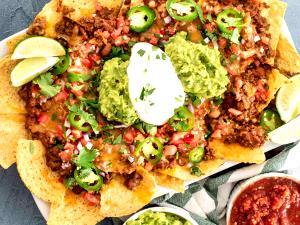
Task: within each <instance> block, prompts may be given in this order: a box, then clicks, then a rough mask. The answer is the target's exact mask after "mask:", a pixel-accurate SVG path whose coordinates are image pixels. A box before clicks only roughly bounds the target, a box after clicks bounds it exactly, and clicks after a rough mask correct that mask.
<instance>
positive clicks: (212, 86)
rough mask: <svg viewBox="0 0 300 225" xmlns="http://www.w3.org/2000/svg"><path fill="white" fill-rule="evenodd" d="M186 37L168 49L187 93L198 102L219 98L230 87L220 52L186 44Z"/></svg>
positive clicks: (179, 37) (181, 35) (175, 39)
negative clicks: (198, 99)
mask: <svg viewBox="0 0 300 225" xmlns="http://www.w3.org/2000/svg"><path fill="white" fill-rule="evenodd" d="M186 37H187V33H186V32H180V33H178V34H176V35H175V36H174V37H173V38H172V39H171V40H170V42H169V43H168V44H166V46H165V52H166V53H167V54H168V56H169V57H170V58H171V61H172V63H173V66H174V67H175V69H176V72H177V75H178V77H179V79H180V80H181V82H182V84H183V86H184V90H185V92H187V93H188V94H189V95H194V96H197V97H198V98H210V97H214V96H219V95H221V94H223V93H224V92H225V91H226V86H227V84H228V83H229V79H228V77H227V71H226V70H225V68H224V67H223V66H222V65H221V62H220V59H221V55H220V52H219V51H218V50H215V49H212V48H209V47H208V46H205V45H202V44H196V43H193V42H190V41H187V40H186Z"/></svg>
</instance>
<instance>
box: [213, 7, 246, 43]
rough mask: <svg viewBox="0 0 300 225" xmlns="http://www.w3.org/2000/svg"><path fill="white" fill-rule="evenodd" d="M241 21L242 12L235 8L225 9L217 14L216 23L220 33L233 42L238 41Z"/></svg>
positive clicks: (242, 21)
mask: <svg viewBox="0 0 300 225" xmlns="http://www.w3.org/2000/svg"><path fill="white" fill-rule="evenodd" d="M243 23H244V17H243V14H242V13H241V12H239V11H236V10H235V9H225V10H224V11H222V12H221V13H219V15H218V16H217V25H218V28H219V30H220V31H221V32H222V35H223V36H224V37H225V38H227V39H229V40H231V41H233V42H235V43H236V42H238V38H239V36H240V32H241V31H242V28H243Z"/></svg>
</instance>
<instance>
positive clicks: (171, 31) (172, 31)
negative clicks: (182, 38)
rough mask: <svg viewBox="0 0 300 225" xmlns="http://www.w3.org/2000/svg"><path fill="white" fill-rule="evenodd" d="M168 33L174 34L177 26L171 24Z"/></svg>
mask: <svg viewBox="0 0 300 225" xmlns="http://www.w3.org/2000/svg"><path fill="white" fill-rule="evenodd" d="M168 33H169V34H170V35H174V34H175V33H176V28H175V27H173V26H169V27H168Z"/></svg>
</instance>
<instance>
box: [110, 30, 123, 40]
mask: <svg viewBox="0 0 300 225" xmlns="http://www.w3.org/2000/svg"><path fill="white" fill-rule="evenodd" d="M120 35H121V31H120V30H114V31H113V32H112V33H111V34H110V36H111V37H112V39H114V40H116V39H118V37H119V36H120Z"/></svg>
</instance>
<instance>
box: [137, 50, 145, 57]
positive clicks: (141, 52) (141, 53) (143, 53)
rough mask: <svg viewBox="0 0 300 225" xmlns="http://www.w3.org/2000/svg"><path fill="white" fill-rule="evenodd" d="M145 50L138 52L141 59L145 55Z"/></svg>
mask: <svg viewBox="0 0 300 225" xmlns="http://www.w3.org/2000/svg"><path fill="white" fill-rule="evenodd" d="M145 52H146V51H145V50H143V49H140V50H138V52H137V53H138V54H139V55H140V56H141V57H143V56H144V55H145Z"/></svg>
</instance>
